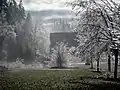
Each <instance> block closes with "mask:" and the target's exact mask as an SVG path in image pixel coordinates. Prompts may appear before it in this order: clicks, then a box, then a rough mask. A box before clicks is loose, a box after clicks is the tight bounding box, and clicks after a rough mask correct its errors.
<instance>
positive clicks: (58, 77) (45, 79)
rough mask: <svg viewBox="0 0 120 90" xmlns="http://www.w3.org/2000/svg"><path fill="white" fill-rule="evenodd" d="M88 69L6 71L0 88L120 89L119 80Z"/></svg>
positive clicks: (37, 89)
mask: <svg viewBox="0 0 120 90" xmlns="http://www.w3.org/2000/svg"><path fill="white" fill-rule="evenodd" d="M98 76H101V75H100V74H97V73H93V72H90V71H88V70H84V71H83V70H40V71H19V72H10V73H6V75H5V77H4V79H1V80H0V90H102V89H103V90H113V89H115V90H116V89H118V90H120V83H119V82H111V81H104V80H102V79H101V78H98Z"/></svg>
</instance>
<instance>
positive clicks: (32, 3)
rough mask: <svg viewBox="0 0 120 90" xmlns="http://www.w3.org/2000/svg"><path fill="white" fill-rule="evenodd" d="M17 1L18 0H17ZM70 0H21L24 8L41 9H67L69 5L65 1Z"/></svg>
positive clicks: (68, 0)
mask: <svg viewBox="0 0 120 90" xmlns="http://www.w3.org/2000/svg"><path fill="white" fill-rule="evenodd" d="M18 1H19V0H18ZM70 1H72V0H23V5H24V7H25V9H26V10H35V11H38V10H41V9H42V10H43V9H68V10H71V7H70V6H69V7H68V6H67V5H66V2H70Z"/></svg>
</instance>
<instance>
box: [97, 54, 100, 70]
mask: <svg viewBox="0 0 120 90" xmlns="http://www.w3.org/2000/svg"><path fill="white" fill-rule="evenodd" d="M99 58H100V56H99V53H98V54H97V72H99V71H100V60H99Z"/></svg>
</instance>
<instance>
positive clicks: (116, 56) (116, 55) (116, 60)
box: [113, 49, 118, 79]
mask: <svg viewBox="0 0 120 90" xmlns="http://www.w3.org/2000/svg"><path fill="white" fill-rule="evenodd" d="M113 51H114V55H115V67H114V79H117V68H118V49H113Z"/></svg>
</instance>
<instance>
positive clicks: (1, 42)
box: [0, 36, 5, 60]
mask: <svg viewBox="0 0 120 90" xmlns="http://www.w3.org/2000/svg"><path fill="white" fill-rule="evenodd" d="M4 39H5V36H0V60H2V47H3V41H4Z"/></svg>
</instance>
